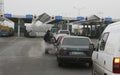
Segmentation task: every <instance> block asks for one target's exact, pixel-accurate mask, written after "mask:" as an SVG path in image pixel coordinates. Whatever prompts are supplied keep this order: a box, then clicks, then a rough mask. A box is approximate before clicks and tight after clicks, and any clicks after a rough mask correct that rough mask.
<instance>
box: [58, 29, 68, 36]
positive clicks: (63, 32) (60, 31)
mask: <svg viewBox="0 0 120 75" xmlns="http://www.w3.org/2000/svg"><path fill="white" fill-rule="evenodd" d="M58 34H67V35H70V31H69V30H59V31H58Z"/></svg>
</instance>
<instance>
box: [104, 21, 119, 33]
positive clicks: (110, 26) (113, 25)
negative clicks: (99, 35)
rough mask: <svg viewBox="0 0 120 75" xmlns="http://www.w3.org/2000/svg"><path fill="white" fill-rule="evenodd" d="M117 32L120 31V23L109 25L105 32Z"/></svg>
mask: <svg viewBox="0 0 120 75" xmlns="http://www.w3.org/2000/svg"><path fill="white" fill-rule="evenodd" d="M115 30H120V21H119V22H115V23H112V24H109V25H108V26H107V27H106V28H105V30H104V32H111V31H115Z"/></svg>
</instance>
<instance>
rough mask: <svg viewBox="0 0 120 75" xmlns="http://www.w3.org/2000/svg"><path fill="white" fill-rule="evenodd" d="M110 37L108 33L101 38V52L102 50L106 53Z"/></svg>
mask: <svg viewBox="0 0 120 75" xmlns="http://www.w3.org/2000/svg"><path fill="white" fill-rule="evenodd" d="M108 36H109V32H106V33H104V34H103V36H102V38H101V43H100V50H102V51H104V48H105V45H106V41H107V39H108Z"/></svg>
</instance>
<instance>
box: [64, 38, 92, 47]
mask: <svg viewBox="0 0 120 75" xmlns="http://www.w3.org/2000/svg"><path fill="white" fill-rule="evenodd" d="M89 43H90V41H89V40H88V39H86V38H64V39H63V42H62V45H70V46H84V45H89Z"/></svg>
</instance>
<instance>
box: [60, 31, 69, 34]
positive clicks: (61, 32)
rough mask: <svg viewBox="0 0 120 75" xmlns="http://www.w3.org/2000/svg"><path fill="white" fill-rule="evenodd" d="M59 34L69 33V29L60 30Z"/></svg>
mask: <svg viewBox="0 0 120 75" xmlns="http://www.w3.org/2000/svg"><path fill="white" fill-rule="evenodd" d="M60 34H69V31H60Z"/></svg>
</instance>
